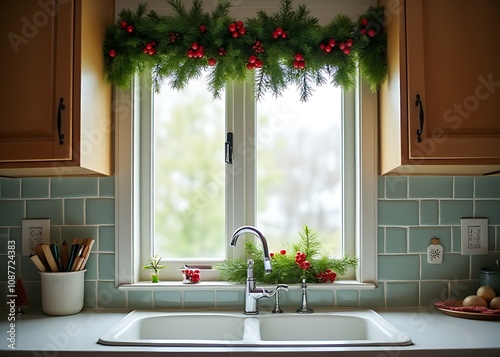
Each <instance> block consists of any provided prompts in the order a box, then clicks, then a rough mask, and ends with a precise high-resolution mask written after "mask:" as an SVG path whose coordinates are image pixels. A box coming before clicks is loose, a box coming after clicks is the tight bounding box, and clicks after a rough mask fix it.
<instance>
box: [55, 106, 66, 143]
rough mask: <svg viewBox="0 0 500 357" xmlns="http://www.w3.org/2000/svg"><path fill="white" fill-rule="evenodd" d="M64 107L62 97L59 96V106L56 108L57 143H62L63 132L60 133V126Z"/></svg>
mask: <svg viewBox="0 0 500 357" xmlns="http://www.w3.org/2000/svg"><path fill="white" fill-rule="evenodd" d="M64 108H66V107H65V106H64V99H63V98H59V108H58V109H57V132H58V134H59V145H62V144H64V134H63V133H61V126H62V113H61V112H62V111H63V110H64Z"/></svg>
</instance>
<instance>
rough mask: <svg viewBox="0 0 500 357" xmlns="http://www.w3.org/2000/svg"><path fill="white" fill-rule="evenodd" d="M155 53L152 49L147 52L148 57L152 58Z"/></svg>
mask: <svg viewBox="0 0 500 357" xmlns="http://www.w3.org/2000/svg"><path fill="white" fill-rule="evenodd" d="M155 53H156V50H155V49H154V48H151V49H150V50H148V55H150V56H152V55H154V54H155Z"/></svg>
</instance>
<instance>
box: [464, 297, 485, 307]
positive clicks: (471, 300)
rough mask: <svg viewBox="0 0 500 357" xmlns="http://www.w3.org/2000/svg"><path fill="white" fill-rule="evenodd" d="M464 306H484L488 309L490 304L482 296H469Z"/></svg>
mask: <svg viewBox="0 0 500 357" xmlns="http://www.w3.org/2000/svg"><path fill="white" fill-rule="evenodd" d="M462 304H463V305H464V306H484V307H488V302H487V301H486V300H485V299H483V298H482V297H480V296H477V295H469V296H467V297H466V298H465V299H464V301H463V303H462Z"/></svg>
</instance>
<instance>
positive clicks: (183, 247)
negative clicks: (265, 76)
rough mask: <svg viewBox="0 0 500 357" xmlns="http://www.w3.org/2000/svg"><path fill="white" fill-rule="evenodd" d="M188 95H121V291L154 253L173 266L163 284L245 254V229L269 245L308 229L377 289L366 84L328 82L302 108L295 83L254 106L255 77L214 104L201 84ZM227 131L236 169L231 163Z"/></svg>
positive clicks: (371, 105) (139, 89)
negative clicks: (350, 86)
mask: <svg viewBox="0 0 500 357" xmlns="http://www.w3.org/2000/svg"><path fill="white" fill-rule="evenodd" d="M200 80H201V81H203V79H200ZM188 93H189V95H187V94H186V93H182V92H180V93H178V92H173V91H172V90H171V89H169V88H168V85H165V86H164V88H163V89H162V92H161V93H159V94H158V95H154V93H152V90H151V86H150V85H149V84H148V81H147V79H144V78H142V79H136V81H135V83H134V86H133V90H131V91H125V92H123V91H119V92H117V105H116V109H117V112H116V113H117V115H116V124H117V127H116V132H117V137H116V144H117V145H116V147H117V160H116V163H117V169H116V172H117V175H116V191H117V194H116V201H117V203H116V215H117V227H116V235H117V252H116V254H117V259H116V269H117V270H116V271H117V274H116V282H117V285H121V284H130V283H132V284H134V283H138V282H139V281H145V280H148V278H149V277H148V276H147V275H146V274H144V273H143V272H142V271H141V269H140V267H141V266H142V265H143V264H144V262H145V261H147V258H148V257H149V256H151V255H153V254H160V255H161V256H162V257H164V258H165V264H167V265H169V266H170V268H169V269H167V270H164V271H163V272H162V274H166V275H162V280H177V281H180V274H179V271H178V268H180V267H181V266H182V265H183V264H185V263H191V264H193V263H194V264H209V265H211V264H213V263H215V262H217V261H220V260H222V259H225V258H234V257H243V256H244V250H243V244H241V243H240V244H239V245H238V246H237V247H236V248H234V249H233V248H231V247H229V243H228V242H229V239H230V236H231V234H232V232H233V231H234V230H235V229H236V228H238V227H239V226H241V225H247V224H250V225H255V226H256V227H257V228H259V229H260V230H262V232H263V233H264V235H266V237H267V238H268V241H269V243H270V247H271V249H272V250H276V249H279V248H280V247H282V244H284V245H285V246H286V244H287V243H286V242H284V239H283V237H288V238H290V240H291V241H292V242H295V241H297V239H298V232H299V231H300V230H301V228H302V226H303V225H309V226H310V227H311V228H312V229H313V230H317V231H319V233H320V234H321V236H322V237H324V238H325V243H324V244H323V246H324V247H325V248H326V249H327V250H328V251H329V252H333V254H334V255H335V256H338V255H340V254H349V255H356V256H357V257H358V258H359V259H360V265H359V268H358V269H357V271H356V276H354V273H353V275H352V276H349V277H347V278H350V279H356V280H357V281H358V282H373V281H374V280H375V277H376V264H375V255H376V250H375V242H376V238H375V234H376V209H375V204H376V190H375V184H376V166H375V165H376V146H375V143H376V126H375V121H376V100H375V98H376V97H375V95H374V94H372V93H370V92H369V90H368V89H367V88H366V86H365V85H363V83H362V82H361V81H360V82H359V85H358V86H357V88H356V89H355V90H353V91H350V92H344V91H342V90H341V89H339V88H335V87H330V88H328V86H323V87H320V88H318V89H317V93H315V94H314V95H313V97H312V98H311V99H310V100H309V102H307V103H305V104H304V105H299V104H298V103H299V94H298V92H297V91H296V90H294V88H289V89H288V93H286V94H285V95H284V96H283V97H282V98H277V99H276V98H274V97H273V96H272V95H266V96H265V97H264V98H262V99H261V101H259V102H256V101H255V100H254V98H253V88H252V85H251V82H249V83H230V84H228V86H227V88H226V91H225V93H224V95H223V97H222V98H221V100H217V101H212V100H211V94H210V93H208V92H207V91H206V90H205V86H204V85H203V83H199V82H196V81H195V80H193V81H191V83H190V88H188ZM323 96H325V97H323ZM191 100H194V102H190V101H191ZM283 100H286V101H284V102H283ZM290 100H291V101H290ZM155 103H156V104H155ZM193 103H196V105H193ZM296 104H297V107H295V105H296ZM301 107H303V108H302V109H299V108H301ZM318 107H319V110H316V109H317V108H318ZM304 108H305V109H304ZM165 109H166V110H165ZM170 110H173V111H174V113H169V111H170ZM300 110H304V112H303V113H305V114H300ZM165 113H167V114H165ZM155 117H156V119H155V120H150V119H152V118H155ZM335 118H337V121H336V119H335ZM306 131H307V133H306ZM228 133H232V134H233V148H234V157H233V163H232V164H226V163H225V161H224V160H225V154H226V153H225V152H224V141H225V140H227V134H228ZM301 133H302V135H300V134H301ZM285 134H287V135H286V136H285ZM336 135H337V136H336ZM318 143H319V145H315V144H318ZM335 151H338V154H334V153H335ZM294 152H295V155H294ZM302 154H308V155H309V156H302ZM293 160H295V161H293ZM340 163H342V164H340ZM293 177H298V178H299V179H297V180H292V179H291V178H293ZM287 184H288V185H287ZM280 190H281V191H282V193H280V194H278V193H277V191H280ZM294 190H295V192H294ZM308 190H309V191H308ZM299 193H300V195H299ZM301 196H302V197H301ZM287 200H288V201H289V202H286V201H287ZM335 203H337V205H335ZM162 212H163V213H162ZM165 212H166V213H165ZM173 212H176V213H175V214H173ZM292 214H293V215H295V214H297V216H295V217H291V215H292ZM335 217H337V219H336V223H334V224H330V225H328V224H323V225H322V224H321V223H323V222H327V223H330V222H334V221H335V219H334V218H335ZM204 220H205V221H204ZM204 222H205V223H204ZM335 237H337V238H335ZM361 237H363V239H361ZM197 248H200V249H199V250H197ZM206 277H207V275H205V279H206Z"/></svg>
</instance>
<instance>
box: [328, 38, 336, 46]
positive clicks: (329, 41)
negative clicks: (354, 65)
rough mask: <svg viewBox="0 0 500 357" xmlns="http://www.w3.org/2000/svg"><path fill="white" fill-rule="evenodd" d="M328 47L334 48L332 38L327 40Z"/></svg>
mask: <svg viewBox="0 0 500 357" xmlns="http://www.w3.org/2000/svg"><path fill="white" fill-rule="evenodd" d="M328 45H329V46H330V47H335V40H334V39H333V38H331V39H329V40H328Z"/></svg>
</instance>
